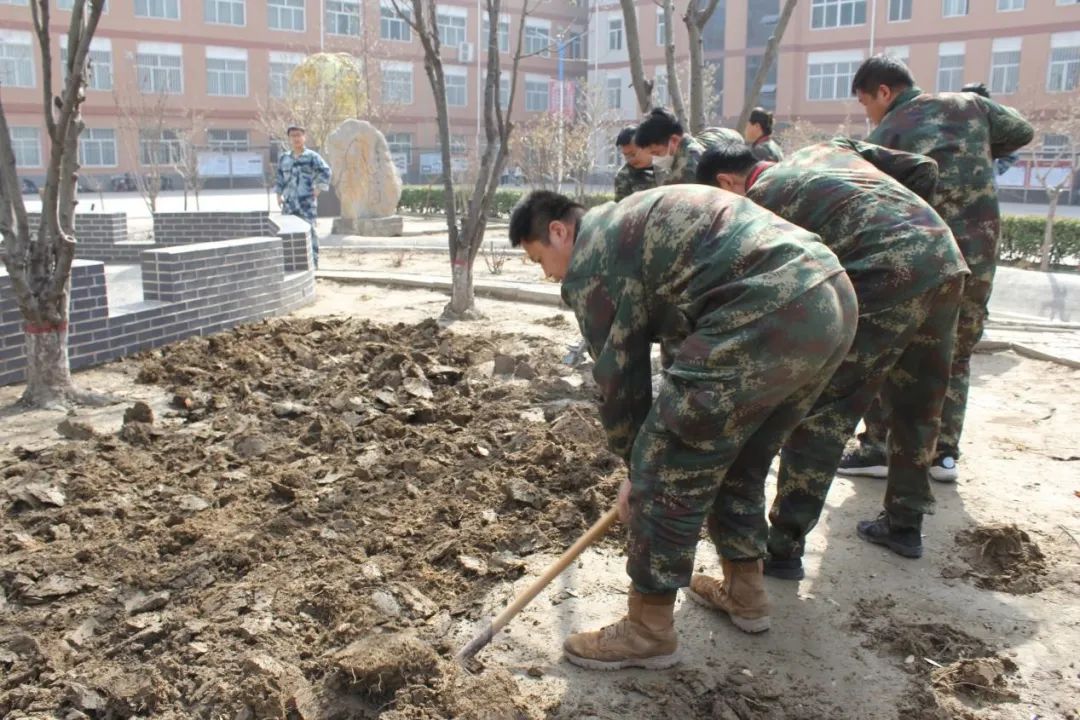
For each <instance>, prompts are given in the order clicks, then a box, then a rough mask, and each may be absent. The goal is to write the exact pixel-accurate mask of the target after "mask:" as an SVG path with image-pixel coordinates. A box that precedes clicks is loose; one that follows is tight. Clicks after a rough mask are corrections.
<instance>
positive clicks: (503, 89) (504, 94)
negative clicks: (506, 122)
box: [499, 74, 510, 110]
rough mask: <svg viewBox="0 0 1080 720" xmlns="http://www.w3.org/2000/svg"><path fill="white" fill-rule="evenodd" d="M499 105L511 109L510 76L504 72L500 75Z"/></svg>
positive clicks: (504, 108)
mask: <svg viewBox="0 0 1080 720" xmlns="http://www.w3.org/2000/svg"><path fill="white" fill-rule="evenodd" d="M499 107H501V108H502V109H503V110H509V109H510V78H508V77H506V76H505V75H502V74H500V75H499Z"/></svg>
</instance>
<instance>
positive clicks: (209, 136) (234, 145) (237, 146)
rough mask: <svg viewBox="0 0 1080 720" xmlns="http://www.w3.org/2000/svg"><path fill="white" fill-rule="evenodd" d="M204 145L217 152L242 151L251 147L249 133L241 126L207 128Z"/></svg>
mask: <svg viewBox="0 0 1080 720" xmlns="http://www.w3.org/2000/svg"><path fill="white" fill-rule="evenodd" d="M218 133H224V136H223V137H222V136H217V134H218ZM234 135H235V136H236V137H234ZM206 147H208V148H210V149H211V150H216V151H218V152H244V151H246V150H248V149H249V148H250V147H251V133H250V132H249V131H248V130H244V129H242V128H207V130H206Z"/></svg>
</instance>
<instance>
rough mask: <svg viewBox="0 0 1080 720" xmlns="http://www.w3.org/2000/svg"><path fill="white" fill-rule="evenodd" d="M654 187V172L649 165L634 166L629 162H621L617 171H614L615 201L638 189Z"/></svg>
mask: <svg viewBox="0 0 1080 720" xmlns="http://www.w3.org/2000/svg"><path fill="white" fill-rule="evenodd" d="M654 187H656V173H654V172H653V169H652V168H651V167H645V168H636V167H632V166H631V165H630V164H629V163H623V166H622V167H621V168H619V172H617V173H615V200H616V202H617V201H619V200H622V199H623V198H624V197H627V196H628V195H633V194H634V193H636V192H638V191H639V190H650V189H652V188H654Z"/></svg>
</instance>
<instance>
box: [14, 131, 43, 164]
mask: <svg viewBox="0 0 1080 720" xmlns="http://www.w3.org/2000/svg"><path fill="white" fill-rule="evenodd" d="M9 130H10V131H11V149H12V150H14V151H15V167H17V168H36V167H41V132H40V131H39V130H38V129H37V128H36V127H12V128H9Z"/></svg>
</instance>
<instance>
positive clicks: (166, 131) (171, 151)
mask: <svg viewBox="0 0 1080 720" xmlns="http://www.w3.org/2000/svg"><path fill="white" fill-rule="evenodd" d="M159 133H160V134H159V135H158V136H157V137H150V135H152V134H153V132H152V131H150V130H140V131H139V164H140V165H142V166H143V167H150V166H154V165H156V166H157V167H168V166H170V165H175V164H177V163H178V162H180V160H181V159H182V158H183V149H182V147H181V142H182V140H181V138H180V133H179V132H177V131H176V130H175V129H174V128H162V129H161V130H160V131H159ZM154 152H157V153H162V152H164V154H165V155H166V157H165V158H162V157H161V156H160V155H159V157H158V159H157V160H156V161H154V160H152V159H150V158H151V155H150V154H151V153H154Z"/></svg>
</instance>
